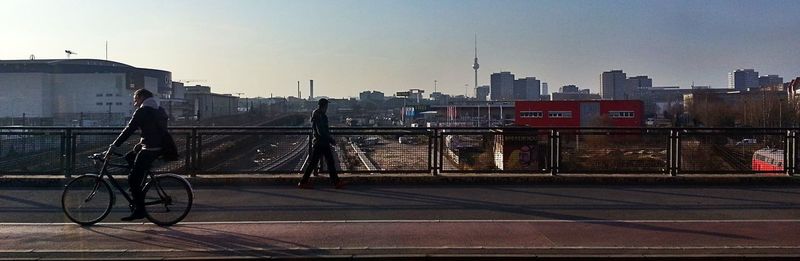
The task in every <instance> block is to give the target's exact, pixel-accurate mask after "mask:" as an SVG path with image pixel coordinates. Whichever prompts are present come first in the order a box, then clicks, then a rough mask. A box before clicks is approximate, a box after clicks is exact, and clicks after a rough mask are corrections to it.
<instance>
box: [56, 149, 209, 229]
mask: <svg viewBox="0 0 800 261" xmlns="http://www.w3.org/2000/svg"><path fill="white" fill-rule="evenodd" d="M112 155H114V156H117V157H120V156H122V155H121V154H116V153H111V151H110V150H108V151H105V152H104V153H95V154H93V155H91V156H89V159H90V160H92V161H94V164H95V167H98V166H99V165H101V164H102V166H101V167H99V168H100V172H99V173H98V174H94V173H87V174H83V175H80V176H78V177H75V178H74V179H72V180H71V181H70V182H69V183H67V185H66V186H64V192H63V193H62V194H61V207H62V210H63V211H64V214H65V215H66V216H67V218H69V220H72V222H75V223H77V224H80V225H82V226H90V225H93V224H95V223H97V222H100V221H101V220H103V219H104V218H105V217H106V216H108V214H109V213H111V208H112V207H113V206H114V203H115V201H116V197H115V195H114V192H113V191H112V190H111V186H109V183H111V185H113V186H114V187H115V188H116V189H117V190H118V191H119V192H120V193H121V194H122V196H123V197H124V198H125V199H126V200H127V201H128V207H130V209H131V211H133V208H134V207H133V199H132V198H131V196H130V195H129V194H128V193H127V192H126V191H125V189H123V188H122V186H120V184H119V183H118V182H117V181H116V179H114V177H113V176H112V175H111V174H109V171H108V168H109V167H117V168H122V169H130V167H129V166H128V165H127V164H125V165H122V164H116V163H112V162H111V158H112ZM143 184H144V186H142V188H143V190H144V195H145V213H146V217H147V219H148V220H150V222H153V223H154V224H156V225H159V226H171V225H174V224H176V223H178V222H180V221H181V220H183V219H184V218H185V217H186V215H188V214H189V211H190V210H191V209H192V202H193V200H194V191H193V190H192V187H191V184H189V182H188V181H187V180H186V179H184V178H183V177H181V176H178V175H175V174H170V173H167V174H158V175H156V174H153V172H151V171H149V170H148V171H147V173H146V178H145V179H144V180H143Z"/></svg>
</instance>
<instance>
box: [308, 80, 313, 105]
mask: <svg viewBox="0 0 800 261" xmlns="http://www.w3.org/2000/svg"><path fill="white" fill-rule="evenodd" d="M308 89H309V92H310V94H309V95H308V99H309V100H313V99H314V80H310V83H309V87H308Z"/></svg>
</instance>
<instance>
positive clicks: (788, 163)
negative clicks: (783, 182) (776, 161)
mask: <svg viewBox="0 0 800 261" xmlns="http://www.w3.org/2000/svg"><path fill="white" fill-rule="evenodd" d="M796 140H797V132H795V131H794V130H787V131H786V141H785V144H786V148H785V150H784V151H785V153H784V154H783V155H784V161H783V162H784V163H785V164H784V165H783V166H784V169H785V170H786V175H789V176H794V173H795V171H796V170H795V164H796V163H795V159H796V158H797V157H796V156H795V141H796Z"/></svg>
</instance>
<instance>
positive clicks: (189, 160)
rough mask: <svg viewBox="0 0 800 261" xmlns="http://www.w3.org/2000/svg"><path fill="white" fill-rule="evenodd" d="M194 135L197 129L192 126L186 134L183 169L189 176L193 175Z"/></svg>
mask: <svg viewBox="0 0 800 261" xmlns="http://www.w3.org/2000/svg"><path fill="white" fill-rule="evenodd" d="M195 135H197V130H196V129H194V128H192V131H190V132H189V134H187V135H186V165H185V166H184V168H183V169H184V170H185V171H186V172H187V173H188V174H189V175H190V176H191V177H195V176H196V175H195V173H194V149H195V147H194V143H195Z"/></svg>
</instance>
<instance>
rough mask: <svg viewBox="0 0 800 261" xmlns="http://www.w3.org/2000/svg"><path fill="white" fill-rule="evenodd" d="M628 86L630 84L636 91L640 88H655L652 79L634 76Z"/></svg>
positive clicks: (629, 80)
mask: <svg viewBox="0 0 800 261" xmlns="http://www.w3.org/2000/svg"><path fill="white" fill-rule="evenodd" d="M628 84H630V85H631V87H632V88H633V89H634V90H636V89H639V88H649V87H653V79H650V77H647V76H645V75H641V76H634V77H630V78H628Z"/></svg>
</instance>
